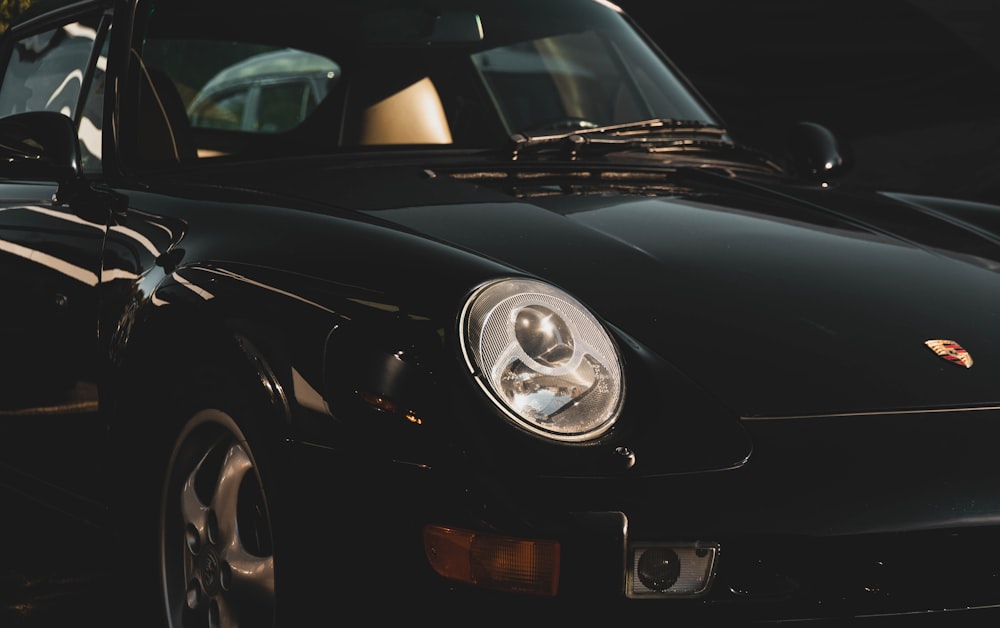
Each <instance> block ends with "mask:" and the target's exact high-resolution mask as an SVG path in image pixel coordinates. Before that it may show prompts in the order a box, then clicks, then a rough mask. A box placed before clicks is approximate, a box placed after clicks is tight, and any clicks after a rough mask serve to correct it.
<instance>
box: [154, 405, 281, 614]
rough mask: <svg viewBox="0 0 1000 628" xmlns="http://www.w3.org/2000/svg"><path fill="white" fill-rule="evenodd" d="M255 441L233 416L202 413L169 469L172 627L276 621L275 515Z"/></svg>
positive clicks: (164, 530) (165, 511) (165, 532)
mask: <svg viewBox="0 0 1000 628" xmlns="http://www.w3.org/2000/svg"><path fill="white" fill-rule="evenodd" d="M262 478H263V475H262V473H261V468H260V467H259V466H258V463H257V459H256V458H255V454H254V450H253V447H252V445H251V442H250V441H249V440H248V438H247V436H246V435H245V434H244V431H243V430H242V429H241V428H240V425H239V424H238V423H237V421H236V419H235V418H234V417H233V416H231V415H230V414H229V413H227V412H225V411H223V410H220V409H215V408H204V409H201V410H197V411H195V412H194V413H193V414H192V415H191V416H190V418H189V419H188V420H187V422H186V423H185V424H184V425H183V427H182V428H181V430H180V434H179V436H178V437H177V440H176V442H175V444H174V447H173V450H172V452H171V454H170V458H169V462H168V464H167V468H166V477H165V480H164V484H163V493H162V500H161V512H160V514H161V516H160V534H159V545H160V566H161V578H162V587H163V599H164V603H165V608H166V614H167V623H168V625H169V626H170V628H192V627H195V626H197V627H199V628H201V627H210V628H229V627H233V628H235V627H237V626H239V627H240V628H254V627H265V628H271V627H273V626H274V625H275V623H276V619H275V617H276V595H275V577H274V543H273V526H272V518H271V514H270V511H269V508H268V499H267V492H266V490H265V486H266V485H265V482H264V481H263V479H262Z"/></svg>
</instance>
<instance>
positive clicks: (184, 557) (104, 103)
mask: <svg viewBox="0 0 1000 628" xmlns="http://www.w3.org/2000/svg"><path fill="white" fill-rule="evenodd" d="M33 9H34V10H33V11H32V12H31V13H29V14H26V15H25V16H24V18H23V19H22V20H20V22H19V23H18V24H16V25H15V26H14V27H13V28H12V29H11V30H9V31H8V32H7V34H6V35H5V37H4V39H3V42H2V49H0V64H2V68H3V79H2V83H0V116H4V117H2V118H0V151H2V156H3V160H2V163H0V178H2V182H0V288H2V291H3V295H4V299H3V307H2V308H0V333H2V336H0V341H2V347H3V349H4V357H5V360H4V361H3V366H2V367H0V369H2V371H0V429H2V430H3V432H2V433H0V456H2V457H0V470H2V472H3V474H4V476H5V480H4V482H5V484H7V485H8V486H9V485H11V484H12V483H13V484H15V485H17V486H19V487H21V489H20V490H22V491H23V492H27V493H30V494H31V495H32V496H33V497H34V498H35V499H38V500H43V501H46V502H49V503H52V504H56V505H58V507H60V508H63V509H72V510H74V511H76V512H78V513H80V515H79V516H80V517H83V518H86V519H88V520H90V521H93V522H95V523H96V524H97V525H100V526H102V527H103V529H104V530H106V534H107V536H106V539H107V540H106V541H105V542H106V543H107V546H106V548H107V551H106V552H105V553H106V555H107V557H108V562H109V563H110V565H111V569H112V572H113V573H114V578H113V579H112V582H114V587H113V589H114V590H112V591H107V592H106V595H107V596H108V598H109V601H108V603H107V607H108V614H109V615H111V616H114V617H119V618H121V619H124V620H126V621H127V622H128V625H131V626H135V625H147V624H145V623H142V622H146V621H150V622H152V625H157V622H162V623H164V624H165V625H167V626H170V627H171V628H179V627H185V628H191V627H193V626H211V627H213V628H215V627H218V628H234V627H237V626H239V627H247V626H282V627H285V626H298V625H309V626H313V625H321V624H331V623H333V622H334V621H335V620H338V618H342V617H344V616H347V617H351V616H358V615H359V614H360V615H363V616H364V617H366V618H372V621H374V620H375V619H374V618H379V617H385V618H388V619H398V617H399V616H400V615H403V616H404V617H405V619H406V620H407V621H414V622H417V621H420V622H423V621H425V620H430V621H433V622H435V624H434V625H441V624H450V623H453V622H454V623H458V624H463V625H467V624H468V623H470V622H477V623H478V622H484V621H485V622H491V621H501V620H505V621H518V622H520V623H526V624H529V625H534V624H539V625H540V624H542V623H545V624H546V625H548V624H549V623H551V622H552V621H569V620H575V621H583V620H588V619H589V620H594V619H596V618H598V617H605V616H606V617H610V618H613V619H615V620H616V621H617V622H619V623H624V622H635V621H655V622H657V623H661V622H663V623H673V624H674V625H676V622H677V621H679V620H681V619H683V618H697V619H698V620H699V621H702V620H705V621H707V620H709V619H711V620H713V621H714V620H719V619H732V620H734V621H738V620H747V621H777V620H800V619H824V618H834V619H835V618H845V617H868V616H882V615H890V616H891V615H905V616H911V614H920V613H928V614H932V613H936V612H943V611H956V613H957V612H958V611H969V610H973V609H982V608H988V607H990V606H993V605H995V604H998V603H1000V526H998V524H1000V492H998V491H997V488H996V487H997V485H998V482H1000V457H998V456H997V455H996V453H995V450H996V440H997V438H998V436H1000V392H998V386H997V381H998V378H1000V344H998V340H997V334H995V333H993V330H994V328H993V325H996V324H998V322H1000V289H998V288H1000V275H998V271H1000V208H998V207H994V206H990V205H984V204H977V203H973V202H968V201H955V200H947V199H942V198H930V197H920V196H914V195H908V194H902V193H889V192H876V191H871V190H864V189H849V188H848V186H846V185H844V184H843V183H838V176H839V175H840V174H841V173H843V172H845V171H847V169H848V168H849V166H850V161H849V159H848V158H847V157H846V156H845V155H846V151H845V150H844V149H843V148H841V147H840V146H839V144H838V142H837V138H836V137H834V136H833V135H832V134H831V133H830V132H829V131H828V130H827V129H825V128H824V127H822V126H819V125H816V124H811V123H808V122H802V123H796V124H793V125H790V127H789V141H788V151H787V154H784V153H783V154H779V155H773V154H765V153H762V152H760V151H756V150H754V149H752V148H749V147H747V146H744V145H743V144H741V143H740V141H739V139H738V138H736V137H733V136H732V134H731V133H730V132H728V131H727V130H726V128H725V125H724V124H723V121H722V120H721V119H720V118H719V116H718V115H716V113H715V112H714V111H713V109H712V107H711V106H710V105H709V104H708V103H706V102H705V101H704V100H703V99H702V98H701V97H700V96H699V95H698V94H697V93H696V91H695V90H694V89H692V87H691V85H690V84H689V83H688V81H687V80H686V79H685V78H684V77H683V75H682V74H681V73H679V71H678V70H677V69H676V68H674V67H673V65H672V64H671V63H670V62H669V60H668V59H666V58H665V57H664V56H663V55H662V53H661V52H660V51H659V49H658V48H657V47H656V46H655V45H654V44H652V43H651V41H650V40H649V38H648V37H646V36H645V35H644V34H643V32H642V31H641V30H640V29H639V28H638V27H637V26H636V24H635V23H633V21H632V20H631V19H630V18H629V17H628V16H627V15H626V14H624V13H623V12H622V11H621V10H620V9H618V8H617V7H615V6H614V5H613V4H611V3H609V2H607V1H605V0H532V1H527V0H364V1H362V0H328V1H323V2H320V1H318V0H316V1H305V0H286V1H285V2H281V3H275V2H263V1H259V0H239V1H237V0H127V1H126V0H120V1H114V2H112V1H110V0H108V1H99V0H98V1H92V0H85V1H74V2H45V1H44V0H39V2H38V3H37V4H36V5H34V7H33ZM102 619H103V618H102Z"/></svg>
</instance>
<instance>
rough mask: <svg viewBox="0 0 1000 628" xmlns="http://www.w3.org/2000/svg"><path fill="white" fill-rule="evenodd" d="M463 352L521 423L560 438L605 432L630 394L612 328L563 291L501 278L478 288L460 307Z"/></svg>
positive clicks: (487, 386)
mask: <svg viewBox="0 0 1000 628" xmlns="http://www.w3.org/2000/svg"><path fill="white" fill-rule="evenodd" d="M461 332H462V348H463V351H464V353H465V360H466V362H467V363H468V365H469V368H470V369H471V370H472V372H473V374H474V375H475V377H476V379H477V380H478V381H479V384H480V385H481V386H482V387H483V389H484V390H485V391H486V392H487V393H488V394H489V396H490V398H491V399H492V400H493V401H494V402H495V403H496V404H497V405H498V406H499V407H500V408H501V409H502V410H503V411H504V412H505V413H506V414H507V415H508V416H510V417H511V418H513V419H514V420H515V422H516V423H517V424H518V425H521V426H523V427H525V428H527V429H528V430H530V431H532V432H534V433H536V434H540V435H542V436H547V437H549V438H553V439H556V440H562V441H583V440H588V439H592V438H596V437H597V436H599V435H601V434H603V433H604V432H605V431H607V430H608V429H609V428H610V427H611V426H612V425H613V424H614V422H615V420H616V419H617V418H618V413H619V411H620V409H621V405H622V400H623V399H624V393H625V384H624V380H623V377H622V364H621V357H620V356H619V353H618V350H617V348H616V347H615V344H614V342H613V341H612V340H611V336H610V335H609V334H608V332H607V331H606V330H605V329H604V327H603V326H601V324H600V323H599V322H598V321H597V319H596V318H594V316H593V315H592V314H590V312H589V311H588V310H587V309H586V308H585V307H583V305H581V304H580V303H579V302H578V301H577V300H576V299H574V298H573V297H571V296H569V295H568V294H566V293H565V292H563V291H561V290H559V289H557V288H555V287H553V286H550V285H548V284H546V283H542V282H540V281H534V280H530V279H503V280H500V281H495V282H492V283H488V284H486V285H484V286H482V287H480V288H479V289H478V290H476V291H475V292H474V293H473V294H472V296H471V297H469V300H468V302H467V303H466V305H465V308H464V310H463V312H462V323H461Z"/></svg>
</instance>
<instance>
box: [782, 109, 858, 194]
mask: <svg viewBox="0 0 1000 628" xmlns="http://www.w3.org/2000/svg"><path fill="white" fill-rule="evenodd" d="M788 154H789V157H790V159H791V164H790V165H791V166H792V168H793V169H794V171H795V173H796V174H797V175H798V176H800V177H802V178H805V179H810V180H813V181H829V180H830V179H835V178H838V177H842V176H844V175H845V174H847V173H848V172H849V171H850V170H851V168H852V167H853V165H854V163H853V158H852V157H851V155H850V150H849V148H848V147H847V146H846V145H845V144H844V143H843V142H841V141H840V140H839V139H838V138H837V136H836V135H834V133H833V131H831V130H830V129H828V128H827V127H825V126H823V125H822V124H817V123H815V122H796V123H795V124H793V125H792V127H791V128H790V129H789V132H788Z"/></svg>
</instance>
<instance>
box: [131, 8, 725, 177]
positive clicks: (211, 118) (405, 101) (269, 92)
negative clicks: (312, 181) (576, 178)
mask: <svg viewBox="0 0 1000 628" xmlns="http://www.w3.org/2000/svg"><path fill="white" fill-rule="evenodd" d="M431 7H433V8H431ZM148 9H149V10H148V11H145V12H141V14H143V15H146V16H148V17H147V18H146V21H145V23H142V24H138V25H137V33H139V35H140V38H139V40H138V43H136V44H135V45H134V49H135V51H136V53H137V54H136V55H135V57H136V58H138V59H140V60H141V63H137V64H135V67H134V68H132V70H131V75H130V76H131V81H130V83H129V84H130V85H132V86H133V90H132V95H133V97H134V98H135V99H136V100H137V106H136V107H135V108H134V111H135V112H136V116H137V117H136V120H135V124H136V126H137V133H136V134H135V137H136V145H135V147H134V149H135V151H136V153H137V157H138V158H139V159H146V160H149V161H156V160H161V159H163V160H166V159H165V157H170V156H171V155H168V154H165V153H172V156H173V157H176V158H177V160H181V157H183V155H180V154H179V152H180V151H181V147H182V146H186V145H190V146H191V149H190V150H191V151H192V154H193V155H195V157H196V158H206V157H215V156H224V155H233V154H242V153H252V154H254V155H261V154H263V155H267V154H268V153H274V154H294V153H301V152H303V151H305V152H325V151H344V150H359V149H368V148H369V147H371V148H375V147H380V146H396V147H400V146H428V145H433V146H436V147H442V146H444V147H456V148H494V147H499V146H502V145H503V144H504V143H505V142H507V141H509V138H510V137H511V136H513V135H515V134H519V133H520V134H533V133H544V132H550V131H552V132H560V131H567V130H573V129H587V128H593V127H598V126H606V125H613V124H621V123H628V122H632V121H637V120H648V119H661V118H662V119H679V120H696V121H703V122H705V123H707V124H714V123H715V120H714V119H713V117H712V115H711V113H710V112H709V111H708V110H707V108H706V107H705V106H703V105H702V104H701V102H700V101H699V100H698V99H697V98H696V96H695V95H694V94H692V93H691V92H690V90H689V89H688V88H687V87H686V85H685V83H684V82H683V81H682V80H681V79H680V78H679V77H678V76H677V75H676V74H675V73H674V72H673V71H672V70H671V69H670V67H669V66H668V65H667V64H666V63H665V62H664V60H663V59H661V58H660V57H659V56H658V54H657V53H656V52H654V51H653V50H652V49H651V48H650V47H649V46H648V45H647V44H646V43H645V41H644V39H643V38H642V37H641V36H640V35H639V34H638V33H637V32H636V31H635V30H634V29H633V28H632V27H631V26H630V24H629V22H628V21H627V20H626V19H625V18H624V17H623V16H622V15H621V14H620V12H619V11H618V10H617V9H616V8H615V7H613V6H612V5H610V4H608V3H606V2H603V1H601V0H576V1H574V0H549V1H546V2H538V1H537V0H530V1H526V0H473V1H459V0H439V1H436V2H434V3H433V4H427V5H424V4H422V3H420V2H413V1H412V0H397V1H384V0H383V1H380V0H368V1H366V2H357V1H355V0H348V1H335V0H333V1H328V2H322V3H320V2H295V1H294V0H292V1H290V2H284V3H280V4H277V3H272V2H266V3H265V2H254V1H253V0H249V1H246V0H245V1H242V2H235V1H234V0H221V1H218V0H217V1H214V2H206V1H204V0H199V1H194V0H169V1H167V0H161V1H159V2H155V3H153V4H152V5H150V6H149V7H148ZM235 15H238V16H239V19H234V16H235ZM168 102H176V106H173V107H171V106H165V105H167V103H168ZM153 104H155V105H156V106H153ZM171 115H173V116H183V118H184V120H182V121H181V122H183V124H180V123H178V121H176V120H164V121H162V122H160V121H157V120H151V119H149V117H150V116H154V117H155V116H160V117H164V116H166V117H169V116H171ZM158 127H162V128H168V129H170V131H171V133H172V134H176V133H181V132H183V133H185V134H186V135H188V136H189V137H187V138H183V141H180V140H178V138H173V139H172V140H171V142H170V144H171V146H170V150H169V151H162V150H158V149H157V142H156V140H157V138H158V136H162V135H164V133H163V131H162V128H159V129H158ZM160 143H162V140H161V141H160ZM184 150H187V149H184Z"/></svg>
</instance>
